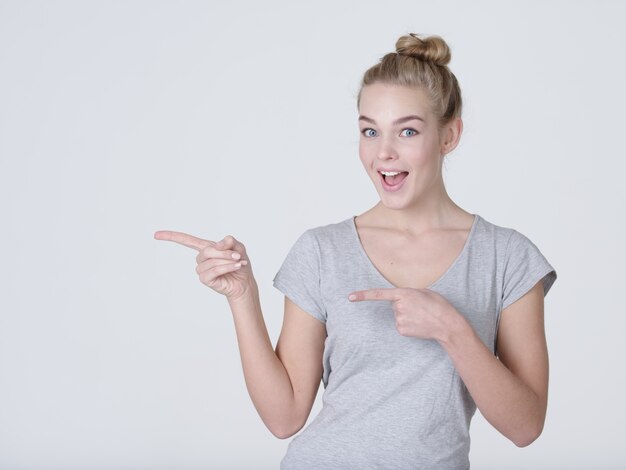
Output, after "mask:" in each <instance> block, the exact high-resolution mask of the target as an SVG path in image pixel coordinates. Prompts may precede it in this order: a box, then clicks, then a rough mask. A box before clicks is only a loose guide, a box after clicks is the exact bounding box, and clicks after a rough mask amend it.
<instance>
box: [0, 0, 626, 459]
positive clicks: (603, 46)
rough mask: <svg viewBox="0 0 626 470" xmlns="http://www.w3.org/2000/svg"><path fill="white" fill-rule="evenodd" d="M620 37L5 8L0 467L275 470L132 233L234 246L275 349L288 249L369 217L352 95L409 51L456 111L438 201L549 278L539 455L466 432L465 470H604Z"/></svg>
mask: <svg viewBox="0 0 626 470" xmlns="http://www.w3.org/2000/svg"><path fill="white" fill-rule="evenodd" d="M625 17H626V8H625V3H624V2H610V1H604V2H598V1H594V2H591V1H588V2H571V1H568V2H554V1H553V2H534V3H529V2H495V1H494V2H432V1H429V2H421V1H415V0H412V1H406V2H405V1H403V2H399V1H398V2H380V1H363V0H358V1H357V0H350V1H345V2H336V3H335V2H319V1H318V2H307V3H304V2H302V3H301V4H298V5H296V4H295V2H287V1H284V2H267V1H266V2H252V1H249V2H232V3H229V4H228V5H226V4H223V3H220V4H219V5H218V4H214V3H212V2H162V1H161V2H147V1H146V2H137V1H134V2H121V1H119V2H59V1H57V2H32V1H19V2H17V1H16V2H8V1H1V2H0V215H1V219H0V220H1V223H2V227H1V230H0V289H1V292H0V468H2V469H57V468H58V469H61V468H62V469H68V470H69V469H97V468H102V469H105V468H106V469H113V468H115V469H118V468H119V469H140V468H141V469H161V468H162V469H166V468H179V469H200V468H202V469H209V468H211V469H212V468H220V469H241V468H255V469H265V468H268V469H271V468H277V467H278V462H279V461H280V458H281V457H282V455H283V454H284V452H285V449H286V446H287V444H288V440H284V441H283V440H279V439H277V438H275V437H274V436H272V435H271V433H270V432H269V431H268V430H267V429H266V428H265V427H264V425H263V423H262V422H261V420H260V418H259V417H258V415H257V414H256V411H255V409H254V407H253V405H252V402H251V401H250V399H249V397H248V394H247V391H246V387H245V383H244V380H243V374H242V370H241V364H240V359H239V352H238V349H237V344H236V338H235V333H234V328H233V323H232V317H231V314H230V310H229V309H228V304H227V302H226V299H225V298H224V297H223V296H221V295H219V294H217V293H215V292H214V291H212V290H211V289H209V288H208V287H206V286H204V285H202V284H201V283H200V282H199V280H198V277H197V275H196V273H195V265H196V263H195V255H196V253H195V251H193V250H190V249H188V248H186V247H182V246H179V245H175V244H171V243H168V242H163V241H157V240H154V239H153V233H154V231H156V230H179V231H184V232H188V233H192V234H195V235H198V236H200V237H203V238H209V239H213V240H218V239H220V238H222V237H223V236H224V235H226V234H231V235H234V236H235V237H237V238H238V239H239V240H241V241H242V242H243V243H244V244H245V246H246V247H247V250H248V253H249V256H250V259H251V261H252V267H253V271H254V273H255V276H256V279H257V282H258V284H259V288H260V291H261V292H260V294H261V301H262V307H263V311H264V315H265V319H266V322H267V325H268V329H269V331H270V336H271V338H272V340H273V341H274V342H275V341H276V339H277V338H278V333H279V332H280V326H281V322H282V308H283V297H282V294H280V292H278V291H277V290H276V289H274V288H273V287H272V285H271V280H272V278H273V276H274V274H275V273H276V271H277V270H278V268H279V266H280V264H281V263H282V260H283V259H284V256H285V255H286V253H287V250H288V249H289V247H290V246H291V245H292V243H293V242H294V241H295V239H296V238H297V236H298V235H300V234H301V233H302V232H303V231H304V230H305V229H307V228H309V227H313V226H317V225H322V224H327V223H331V222H336V221H339V220H343V219H345V218H347V217H349V216H350V215H356V214H360V213H362V212H364V211H365V210H367V209H368V208H369V207H371V206H373V205H374V204H375V203H376V202H377V200H378V199H377V194H376V192H375V190H374V188H373V186H372V184H371V182H370V180H369V178H368V177H367V175H366V173H365V171H364V169H363V168H362V166H361V163H360V161H359V159H358V145H357V144H358V128H357V112H356V104H355V102H356V100H355V98H356V93H357V92H358V85H359V80H360V78H361V75H362V73H363V72H364V71H365V69H366V68H367V67H369V66H370V65H372V64H374V63H375V62H376V61H377V60H378V59H379V58H380V57H381V56H382V55H383V54H384V53H386V52H389V51H391V50H393V48H394V44H395V41H396V39H397V37H398V36H400V35H401V34H405V33H408V32H419V33H426V34H439V35H441V36H443V37H444V38H445V39H446V40H447V41H448V43H449V44H450V47H451V48H452V62H451V63H450V67H451V68H452V70H453V71H454V72H455V74H456V75H457V77H458V79H459V81H460V84H461V88H462V91H463V94H464V99H465V110H464V124H465V129H464V133H463V136H462V139H461V143H460V145H459V147H457V149H456V150H455V151H454V152H453V153H452V154H450V155H449V160H448V163H447V164H446V168H445V181H446V186H447V188H448V191H449V193H450V195H451V197H452V198H453V200H455V202H457V203H458V204H459V205H460V206H461V207H463V208H464V209H466V210H468V211H470V212H473V213H479V214H480V215H481V216H483V217H484V218H486V219H487V220H489V221H490V222H493V223H496V224H499V225H503V226H507V227H513V228H516V229H517V230H519V231H520V232H522V233H523V234H525V235H527V236H528V237H529V238H530V239H531V240H532V241H533V242H535V243H536V244H537V246H538V247H539V248H540V249H541V251H542V252H543V253H544V255H545V256H546V257H547V258H548V260H549V261H550V262H551V263H552V264H553V265H554V267H555V268H556V270H557V273H558V276H559V278H558V280H557V282H556V283H555V285H554V287H553V290H552V291H551V292H550V294H549V295H548V297H547V298H546V328H547V335H548V341H549V349H550V359H551V384H550V402H549V410H548V417H547V421H546V427H545V430H544V432H543V435H542V436H541V437H540V438H539V440H538V441H536V442H535V443H533V444H532V445H531V446H530V447H527V448H523V449H518V448H516V447H515V446H514V445H513V444H512V443H510V442H509V441H508V440H507V439H506V438H504V437H503V436H501V435H500V434H499V433H498V432H497V431H496V430H495V429H493V428H491V427H490V426H489V425H488V424H487V423H486V422H485V421H484V419H483V418H482V417H481V416H480V413H477V415H476V417H475V418H474V421H473V423H472V438H473V439H472V450H471V454H470V458H471V461H472V465H473V468H477V469H481V468H485V469H489V468H494V469H496V468H498V469H501V468H507V469H517V468H520V469H521V468H542V469H552V468H555V469H556V468H567V469H575V468H581V469H582V468H585V469H586V468H598V469H600V468H617V467H620V466H621V467H622V468H623V466H624V465H626V458H625V454H624V451H623V450H621V449H623V447H622V446H621V444H622V441H623V437H624V436H623V423H624V421H625V420H626V409H625V406H624V402H623V396H624V388H625V384H626V381H625V377H624V368H623V364H622V359H623V357H624V355H625V353H626V346H625V342H624V340H623V331H624V328H625V327H626V322H625V320H624V313H625V312H624V307H623V301H622V299H623V297H622V296H621V295H620V294H621V290H622V289H623V283H624V280H625V276H624V274H623V267H624V265H625V264H626V259H625V255H624V250H623V244H622V243H621V242H622V241H623V238H624V223H623V222H624V200H625V196H626V194H625V191H624V189H623V188H624V186H623V179H624V175H625V171H624V170H625V169H626V165H625V164H624V158H625V152H624V145H623V142H622V141H623V136H624V124H625V123H624V109H625V105H626V93H625V91H624V83H626V55H625V54H624V50H623V48H624V45H625V44H626V30H625V29H624V27H623V22H624V18H625ZM320 397H321V393H320V395H318V400H317V401H316V405H315V408H314V409H313V412H312V414H311V417H313V416H314V415H315V414H316V412H317V410H318V409H319V406H320V404H321V401H320ZM620 448H621V449H620Z"/></svg>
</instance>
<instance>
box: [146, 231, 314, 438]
mask: <svg viewBox="0 0 626 470" xmlns="http://www.w3.org/2000/svg"><path fill="white" fill-rule="evenodd" d="M154 237H155V238H156V239H157V240H169V241H173V242H176V243H180V244H182V245H184V246H187V247H189V248H193V249H195V250H196V251H198V256H197V257H196V261H197V263H198V265H197V267H196V272H197V274H198V275H199V277H200V281H201V282H202V283H203V284H205V285H207V286H208V287H210V288H212V289H213V290H215V291H216V292H218V293H220V294H223V295H225V296H226V298H227V299H228V304H229V306H230V309H231V310H232V314H233V320H234V323H235V331H236V334H237V342H238V344H239V352H240V355H241V364H242V366H243V373H244V378H245V381H246V387H247V388H248V393H249V394H250V398H251V399H252V402H253V403H254V406H255V408H256V409H257V411H258V413H259V415H260V416H261V419H262V420H263V422H264V423H265V425H266V426H267V428H268V429H269V430H270V431H271V432H272V434H274V435H275V436H276V437H279V438H281V439H285V438H288V437H290V436H292V435H294V434H295V433H296V432H298V431H299V430H300V429H301V428H302V426H304V424H305V423H306V420H307V418H308V416H309V414H310V412H311V408H312V407H313V402H314V401H315V396H316V394H317V390H318V388H319V384H320V380H321V378H322V356H323V351H324V341H325V340H326V327H325V325H324V324H323V323H322V322H320V321H319V320H317V319H315V318H313V317H312V316H311V315H309V314H308V313H306V312H305V311H304V310H302V309H301V308H300V307H298V306H297V305H296V304H295V303H294V302H292V301H291V300H290V299H289V298H288V297H286V296H285V316H284V320H283V326H282V330H281V333H280V337H279V338H278V342H277V344H276V350H274V348H273V347H272V343H271V341H270V338H269V335H268V332H267V327H266V326H265V321H264V320H263V313H262V312H261V302H260V300H259V290H258V286H257V284H256V281H255V279H254V275H253V274H252V266H251V265H250V261H249V260H246V259H245V258H246V257H247V254H246V248H245V246H244V245H243V243H241V242H239V241H237V240H236V239H235V238H234V237H232V236H226V237H224V239H223V240H221V241H219V242H217V243H216V242H213V241H211V240H204V239H201V238H197V237H194V236H192V235H189V234H186V233H182V232H172V231H158V232H156V233H155V234H154ZM235 253H238V254H239V258H240V259H233V257H232V255H233V254H235ZM238 263H241V265H240V266H239V267H237V264H238Z"/></svg>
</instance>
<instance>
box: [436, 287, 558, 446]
mask: <svg viewBox="0 0 626 470" xmlns="http://www.w3.org/2000/svg"><path fill="white" fill-rule="evenodd" d="M449 320H450V321H449V322H445V323H447V325H448V328H446V329H445V333H444V334H443V335H442V336H441V337H440V338H438V340H439V343H440V344H441V345H442V346H443V348H444V349H445V350H446V351H447V353H448V355H449V356H450V358H451V360H452V362H453V363H454V366H455V368H456V370H457V371H458V373H459V375H460V376H461V378H462V379H463V382H464V384H465V386H466V387H467V389H468V391H469V393H470V395H471V396H472V398H473V399H474V401H475V403H476V406H477V407H478V409H479V410H480V412H481V413H482V415H483V416H484V417H485V419H486V420H487V421H489V423H491V424H492V425H493V426H494V427H495V428H496V429H497V430H498V431H500V432H501V433H502V434H503V435H504V436H506V437H507V438H509V439H510V440H511V441H513V442H514V443H515V445H517V446H518V447H524V446H527V445H529V444H530V443H532V442H533V441H534V440H535V439H537V438H538V437H539V435H540V434H541V431H542V430H543V424H544V421H545V417H546V408H547V402H548V348H547V345H546V336H545V329H544V292H543V285H542V283H541V281H539V282H538V283H537V284H535V286H534V287H533V288H532V289H531V290H530V291H528V292H527V293H526V294H525V295H524V296H523V297H521V298H520V299H519V300H517V301H516V302H514V303H513V304H511V305H509V306H508V307H507V308H506V309H504V310H502V313H501V316H500V324H499V327H498V335H497V345H496V348H497V352H498V357H499V359H498V357H496V356H494V354H493V353H492V352H491V351H490V350H489V349H488V348H487V346H485V344H484V343H483V342H482V340H481V339H480V338H479V337H478V335H477V334H476V332H475V331H474V329H473V328H472V326H471V325H470V324H469V323H468V322H467V320H465V318H464V317H463V316H462V315H460V314H458V312H457V314H456V315H453V316H452V317H451V318H449Z"/></svg>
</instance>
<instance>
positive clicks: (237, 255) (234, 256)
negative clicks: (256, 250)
mask: <svg viewBox="0 0 626 470" xmlns="http://www.w3.org/2000/svg"><path fill="white" fill-rule="evenodd" d="M232 257H233V258H235V259H239V258H241V255H240V254H239V253H233V254H232Z"/></svg>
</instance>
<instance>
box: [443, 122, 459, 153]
mask: <svg viewBox="0 0 626 470" xmlns="http://www.w3.org/2000/svg"><path fill="white" fill-rule="evenodd" d="M462 133H463V120H462V119H461V118H460V117H458V118H454V119H452V120H451V121H450V122H449V123H448V124H446V125H445V126H444V127H443V129H442V130H441V134H440V138H439V149H440V152H441V156H442V157H443V156H444V155H446V154H447V153H450V152H452V150H454V149H455V148H456V146H457V145H458V144H459V140H460V139H461V134H462Z"/></svg>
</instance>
